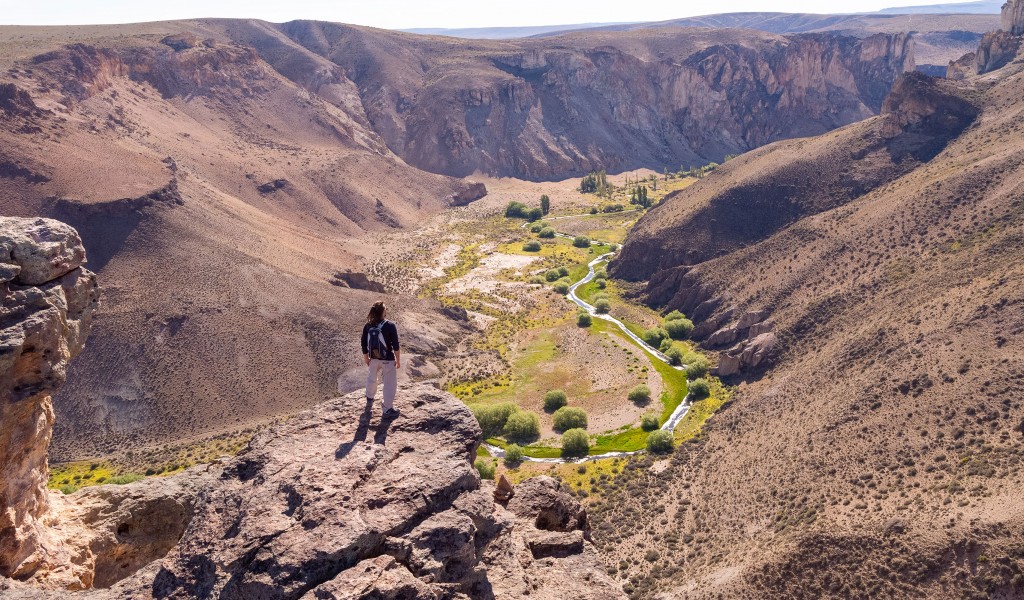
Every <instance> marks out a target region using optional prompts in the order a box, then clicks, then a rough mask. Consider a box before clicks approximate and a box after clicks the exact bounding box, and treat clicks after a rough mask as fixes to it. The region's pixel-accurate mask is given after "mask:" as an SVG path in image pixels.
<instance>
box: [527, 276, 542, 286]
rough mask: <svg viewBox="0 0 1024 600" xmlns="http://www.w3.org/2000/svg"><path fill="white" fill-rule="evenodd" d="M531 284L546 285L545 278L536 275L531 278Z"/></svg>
mask: <svg viewBox="0 0 1024 600" xmlns="http://www.w3.org/2000/svg"><path fill="white" fill-rule="evenodd" d="M530 283H532V284H534V285H544V278H543V277H541V276H540V275H534V276H533V277H531V278H530Z"/></svg>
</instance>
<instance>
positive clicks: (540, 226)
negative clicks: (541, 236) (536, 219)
mask: <svg viewBox="0 0 1024 600" xmlns="http://www.w3.org/2000/svg"><path fill="white" fill-rule="evenodd" d="M542 229H544V224H543V223H534V224H533V225H530V233H540V232H541V230H542Z"/></svg>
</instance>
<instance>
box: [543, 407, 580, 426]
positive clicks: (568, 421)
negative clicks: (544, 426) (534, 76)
mask: <svg viewBox="0 0 1024 600" xmlns="http://www.w3.org/2000/svg"><path fill="white" fill-rule="evenodd" d="M551 420H552V422H553V423H554V429H555V431H568V430H570V429H586V428H587V413H586V412H585V411H584V410H583V409H582V408H576V407H575V406H563V407H562V408H560V409H558V410H556V411H555V414H554V415H553V416H552V417H551Z"/></svg>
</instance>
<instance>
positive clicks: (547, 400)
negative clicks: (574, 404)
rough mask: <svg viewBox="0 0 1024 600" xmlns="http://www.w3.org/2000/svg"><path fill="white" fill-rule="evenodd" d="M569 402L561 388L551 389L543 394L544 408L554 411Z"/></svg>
mask: <svg viewBox="0 0 1024 600" xmlns="http://www.w3.org/2000/svg"><path fill="white" fill-rule="evenodd" d="M568 403H569V399H568V397H567V396H566V395H565V392H563V391H562V390H551V391H550V392H548V393H546V394H544V410H546V411H548V412H555V411H556V410H558V409H560V408H562V407H563V406H565V405H566V404H568Z"/></svg>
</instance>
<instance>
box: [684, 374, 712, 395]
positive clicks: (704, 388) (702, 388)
mask: <svg viewBox="0 0 1024 600" xmlns="http://www.w3.org/2000/svg"><path fill="white" fill-rule="evenodd" d="M689 387H690V394H692V395H693V397H694V398H696V399H697V400H703V399H704V398H707V397H708V396H710V395H711V386H709V385H708V382H707V381H705V380H704V379H702V378H698V379H694V380H693V381H691V382H690V386H689Z"/></svg>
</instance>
